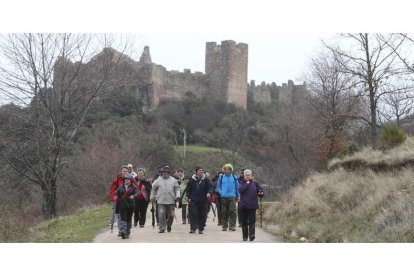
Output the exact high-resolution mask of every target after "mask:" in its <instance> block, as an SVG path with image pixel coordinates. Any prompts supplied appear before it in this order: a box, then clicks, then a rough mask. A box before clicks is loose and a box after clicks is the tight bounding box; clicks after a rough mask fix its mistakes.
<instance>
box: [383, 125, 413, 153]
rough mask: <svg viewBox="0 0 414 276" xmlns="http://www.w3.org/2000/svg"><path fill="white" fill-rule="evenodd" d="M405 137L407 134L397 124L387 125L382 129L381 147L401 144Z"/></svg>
mask: <svg viewBox="0 0 414 276" xmlns="http://www.w3.org/2000/svg"><path fill="white" fill-rule="evenodd" d="M406 139H407V135H406V134H405V133H404V131H403V130H402V129H401V128H399V127H398V126H397V125H393V124H392V125H387V126H385V127H384V129H383V131H382V135H381V146H382V147H383V148H392V147H395V146H397V145H400V144H402V143H403V142H404V141H405V140H406Z"/></svg>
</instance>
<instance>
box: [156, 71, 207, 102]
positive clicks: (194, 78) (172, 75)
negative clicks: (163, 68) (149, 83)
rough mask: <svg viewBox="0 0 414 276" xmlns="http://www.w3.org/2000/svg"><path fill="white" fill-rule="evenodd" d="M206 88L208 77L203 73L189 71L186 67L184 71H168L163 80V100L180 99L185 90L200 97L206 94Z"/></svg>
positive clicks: (183, 96) (182, 97)
mask: <svg viewBox="0 0 414 276" xmlns="http://www.w3.org/2000/svg"><path fill="white" fill-rule="evenodd" d="M208 88H209V87H208V79H207V76H206V75H204V74H203V73H200V72H196V73H191V71H190V70H188V69H185V70H184V72H178V71H168V72H167V74H166V78H165V80H164V93H165V94H164V95H163V100H166V101H182V100H183V99H184V98H185V95H186V93H187V92H191V93H192V94H194V95H195V96H196V97H197V98H202V97H203V96H207V95H208V92H209V89H208Z"/></svg>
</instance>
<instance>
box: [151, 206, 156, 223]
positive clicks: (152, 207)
mask: <svg viewBox="0 0 414 276" xmlns="http://www.w3.org/2000/svg"><path fill="white" fill-rule="evenodd" d="M151 204H152V205H151V213H152V229H154V227H155V214H154V212H155V210H154V202H151Z"/></svg>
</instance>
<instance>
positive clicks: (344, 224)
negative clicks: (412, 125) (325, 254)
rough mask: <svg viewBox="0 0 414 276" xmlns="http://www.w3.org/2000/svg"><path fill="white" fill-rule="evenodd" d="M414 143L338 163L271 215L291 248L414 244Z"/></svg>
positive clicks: (268, 216)
mask: <svg viewBox="0 0 414 276" xmlns="http://www.w3.org/2000/svg"><path fill="white" fill-rule="evenodd" d="M413 145H414V140H413V138H409V139H407V141H406V142H405V143H404V144H402V145H401V146H399V147H397V148H394V149H392V150H390V151H388V152H381V151H373V150H368V149H366V150H363V151H362V152H360V153H357V154H355V155H354V156H352V157H346V158H344V159H342V160H334V161H332V162H331V164H330V168H331V170H330V171H328V172H324V173H315V174H313V175H311V176H310V177H308V178H307V179H306V180H305V181H304V182H303V183H302V185H300V186H298V187H297V188H295V189H293V190H292V191H291V193H290V194H289V195H288V196H286V198H285V199H284V200H283V201H281V202H276V203H274V204H272V206H271V207H269V208H268V209H267V210H266V212H265V222H266V224H267V228H268V230H270V231H272V232H273V233H275V234H276V235H278V236H281V237H283V238H284V239H285V240H288V241H291V242H298V241H308V242H413V241H414V229H413V228H412V225H413V218H414V182H413V181H412V180H413V179H414V171H413V167H412V164H413V161H414V147H413Z"/></svg>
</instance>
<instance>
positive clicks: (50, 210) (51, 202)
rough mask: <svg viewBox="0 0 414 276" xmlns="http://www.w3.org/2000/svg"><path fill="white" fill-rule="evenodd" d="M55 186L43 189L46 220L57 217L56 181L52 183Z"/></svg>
mask: <svg viewBox="0 0 414 276" xmlns="http://www.w3.org/2000/svg"><path fill="white" fill-rule="evenodd" d="M51 186H52V187H54V188H51V189H44V190H43V206H42V210H43V218H44V219H45V220H49V219H53V218H55V217H56V183H54V184H53V185H51Z"/></svg>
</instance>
